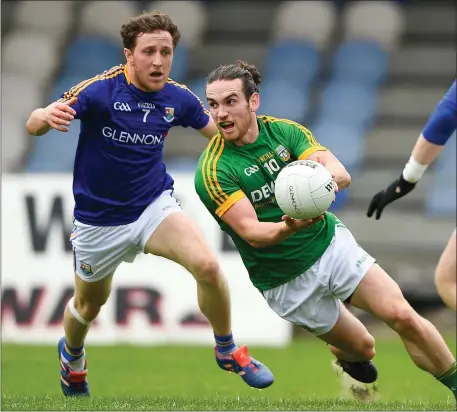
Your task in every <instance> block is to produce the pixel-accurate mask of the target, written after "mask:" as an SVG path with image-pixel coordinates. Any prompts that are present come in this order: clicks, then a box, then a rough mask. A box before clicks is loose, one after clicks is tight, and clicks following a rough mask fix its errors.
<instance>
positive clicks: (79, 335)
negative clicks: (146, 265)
mask: <svg viewBox="0 0 457 412" xmlns="http://www.w3.org/2000/svg"><path fill="white" fill-rule="evenodd" d="M129 237H130V233H129V227H128V226H120V227H96V226H89V225H84V224H81V223H79V222H76V221H75V227H74V229H73V232H72V235H71V238H70V240H71V241H72V244H73V253H74V271H75V289H74V295H73V297H72V298H71V299H70V300H69V302H68V305H67V307H66V308H65V312H64V319H63V325H64V330H65V336H64V337H62V338H61V339H60V341H59V343H58V353H59V361H60V375H61V376H60V381H61V387H62V391H63V393H64V395H66V396H87V395H89V387H88V384H87V367H86V365H87V362H86V353H85V350H84V340H85V338H86V335H87V333H88V331H89V328H90V325H91V324H92V322H93V321H94V320H95V318H96V317H97V315H98V314H99V312H100V309H101V308H102V306H103V305H104V304H105V303H106V301H107V300H108V297H109V295H110V292H111V282H112V279H113V274H114V272H115V270H116V268H117V266H118V265H119V264H120V263H121V262H122V261H123V260H128V258H127V255H128V253H131V249H132V246H131V241H130V238H129ZM132 260H133V259H130V261H132Z"/></svg>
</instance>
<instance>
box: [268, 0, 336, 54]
mask: <svg viewBox="0 0 457 412" xmlns="http://www.w3.org/2000/svg"><path fill="white" fill-rule="evenodd" d="M335 19H336V15H335V8H334V5H333V3H332V2H331V1H325V0H324V1H284V2H281V3H280V5H279V7H278V11H277V18H276V20H275V22H274V25H273V28H272V32H273V39H274V40H275V41H279V40H289V39H302V40H307V41H309V42H311V43H312V44H314V45H315V47H317V48H320V49H321V48H323V47H325V46H327V44H328V42H329V40H330V36H331V35H332V33H333V29H334V25H335Z"/></svg>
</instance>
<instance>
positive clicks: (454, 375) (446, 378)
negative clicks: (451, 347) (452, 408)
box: [435, 362, 457, 399]
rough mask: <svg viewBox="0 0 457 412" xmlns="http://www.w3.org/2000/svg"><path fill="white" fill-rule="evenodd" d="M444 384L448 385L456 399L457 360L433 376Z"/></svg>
mask: <svg viewBox="0 0 457 412" xmlns="http://www.w3.org/2000/svg"><path fill="white" fill-rule="evenodd" d="M435 378H436V379H438V380H439V381H440V382H441V383H442V384H443V385H444V386H446V387H448V388H449V389H450V390H451V391H452V393H453V394H454V397H455V399H457V362H454V363H453V364H452V366H451V367H450V368H449V369H448V370H447V371H446V372H443V373H442V374H440V375H438V376H435Z"/></svg>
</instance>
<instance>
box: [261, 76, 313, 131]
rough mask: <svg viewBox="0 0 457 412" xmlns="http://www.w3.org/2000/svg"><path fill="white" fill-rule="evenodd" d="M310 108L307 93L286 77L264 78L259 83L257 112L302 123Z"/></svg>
mask: <svg viewBox="0 0 457 412" xmlns="http://www.w3.org/2000/svg"><path fill="white" fill-rule="evenodd" d="M309 108H310V104H309V93H308V92H307V91H306V90H299V89H298V88H297V87H296V86H295V85H294V84H293V83H291V82H289V81H287V80H286V79H275V80H266V81H265V83H262V85H261V96H260V108H259V110H258V113H259V114H266V115H269V116H275V117H279V118H285V119H290V120H293V121H295V122H298V123H302V122H303V121H304V119H305V118H306V116H307V115H308V112H309Z"/></svg>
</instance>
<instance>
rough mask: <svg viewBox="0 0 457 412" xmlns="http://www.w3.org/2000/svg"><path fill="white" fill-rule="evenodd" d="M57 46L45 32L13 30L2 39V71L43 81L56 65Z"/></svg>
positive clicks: (56, 41) (56, 42)
mask: <svg viewBox="0 0 457 412" xmlns="http://www.w3.org/2000/svg"><path fill="white" fill-rule="evenodd" d="M57 47H58V40H56V39H54V38H53V37H51V36H49V35H47V34H44V33H37V32H34V31H32V30H20V31H19V30H15V31H13V32H11V33H9V34H8V35H7V36H6V38H5V39H3V44H2V71H3V72H4V73H14V74H16V75H22V76H24V77H29V78H32V79H34V80H35V81H37V82H45V81H47V80H48V78H49V76H50V75H51V72H52V71H53V70H54V69H55V68H56V67H57V65H58V54H57Z"/></svg>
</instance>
